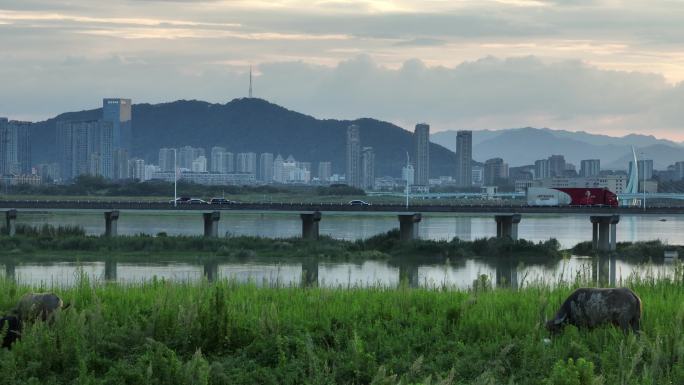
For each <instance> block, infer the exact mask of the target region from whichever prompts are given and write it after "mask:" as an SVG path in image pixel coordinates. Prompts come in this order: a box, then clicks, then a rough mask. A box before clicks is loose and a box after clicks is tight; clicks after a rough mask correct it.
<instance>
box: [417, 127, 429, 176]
mask: <svg viewBox="0 0 684 385" xmlns="http://www.w3.org/2000/svg"><path fill="white" fill-rule="evenodd" d="M413 139H414V142H415V145H416V152H415V164H416V169H415V173H416V175H415V181H414V182H415V184H417V185H421V186H427V185H428V184H429V180H430V125H428V124H425V123H419V124H416V129H415V131H414V133H413Z"/></svg>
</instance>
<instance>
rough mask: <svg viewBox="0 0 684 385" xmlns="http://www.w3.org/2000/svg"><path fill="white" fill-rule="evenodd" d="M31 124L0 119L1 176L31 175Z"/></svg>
mask: <svg viewBox="0 0 684 385" xmlns="http://www.w3.org/2000/svg"><path fill="white" fill-rule="evenodd" d="M30 130H31V123H30V122H21V121H17V120H9V121H8V120H7V119H6V118H0V175H3V174H24V175H27V174H30V173H31V166H32V165H31V139H30Z"/></svg>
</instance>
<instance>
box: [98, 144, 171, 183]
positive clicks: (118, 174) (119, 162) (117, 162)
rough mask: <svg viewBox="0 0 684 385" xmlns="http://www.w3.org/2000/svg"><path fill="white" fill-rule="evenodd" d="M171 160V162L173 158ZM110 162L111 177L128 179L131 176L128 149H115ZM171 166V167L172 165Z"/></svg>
mask: <svg viewBox="0 0 684 385" xmlns="http://www.w3.org/2000/svg"><path fill="white" fill-rule="evenodd" d="M172 156H173V154H172ZM171 161H172V162H173V159H172V160H171ZM112 162H113V163H114V172H113V176H112V178H113V179H128V178H130V177H131V174H130V170H129V169H130V167H129V164H128V163H129V162H128V151H126V150H124V149H123V148H117V149H115V150H114V155H113V161H112ZM171 167H172V168H173V165H172V166H171Z"/></svg>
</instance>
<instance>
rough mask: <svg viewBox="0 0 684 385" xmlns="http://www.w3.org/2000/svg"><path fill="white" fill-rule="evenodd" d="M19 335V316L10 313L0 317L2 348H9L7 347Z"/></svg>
mask: <svg viewBox="0 0 684 385" xmlns="http://www.w3.org/2000/svg"><path fill="white" fill-rule="evenodd" d="M3 333H4V334H3ZM20 335H21V324H20V323H19V318H17V317H15V316H11V315H10V316H6V317H2V318H0V336H3V338H2V347H3V348H8V349H9V347H10V346H12V344H13V343H14V341H16V340H17V338H19V336H20Z"/></svg>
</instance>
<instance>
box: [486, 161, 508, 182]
mask: <svg viewBox="0 0 684 385" xmlns="http://www.w3.org/2000/svg"><path fill="white" fill-rule="evenodd" d="M504 167H505V166H504V161H503V159H501V158H492V159H487V160H486V161H485V164H484V184H485V186H496V185H497V183H498V182H499V180H500V179H501V178H504V173H505V171H504Z"/></svg>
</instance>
